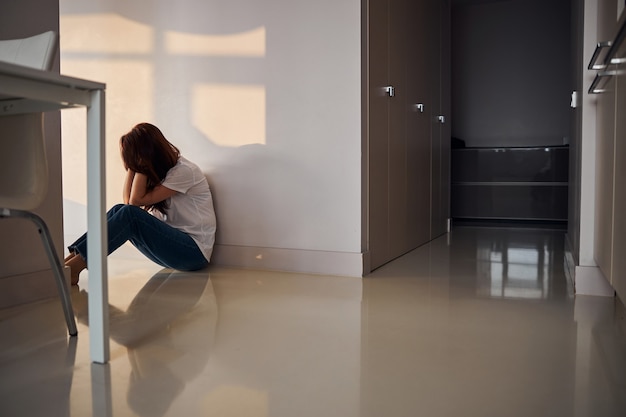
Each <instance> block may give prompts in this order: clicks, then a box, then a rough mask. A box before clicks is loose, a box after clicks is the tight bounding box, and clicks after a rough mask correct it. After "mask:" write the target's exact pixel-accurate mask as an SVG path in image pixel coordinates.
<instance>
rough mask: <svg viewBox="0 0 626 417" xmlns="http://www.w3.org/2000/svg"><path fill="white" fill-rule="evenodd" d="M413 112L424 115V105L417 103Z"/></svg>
mask: <svg viewBox="0 0 626 417" xmlns="http://www.w3.org/2000/svg"><path fill="white" fill-rule="evenodd" d="M415 111H418V112H420V113H424V103H417V104H416V105H415Z"/></svg>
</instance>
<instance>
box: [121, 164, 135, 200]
mask: <svg viewBox="0 0 626 417" xmlns="http://www.w3.org/2000/svg"><path fill="white" fill-rule="evenodd" d="M134 178H135V171H133V170H130V169H127V170H126V179H124V190H123V194H122V197H123V198H124V204H129V202H130V190H131V188H132V186H133V179H134Z"/></svg>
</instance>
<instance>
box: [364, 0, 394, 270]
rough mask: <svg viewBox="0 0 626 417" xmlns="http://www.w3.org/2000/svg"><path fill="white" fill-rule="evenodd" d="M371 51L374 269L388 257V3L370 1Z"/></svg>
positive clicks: (371, 243) (369, 109)
mask: <svg viewBox="0 0 626 417" xmlns="http://www.w3.org/2000/svg"><path fill="white" fill-rule="evenodd" d="M368 7H369V11H368V17H369V22H368V23H369V27H368V30H369V33H368V38H369V48H368V62H367V66H368V74H369V80H368V84H369V85H368V98H367V103H366V105H367V117H368V124H369V125H368V135H369V137H368V143H369V149H368V158H369V167H368V169H369V187H368V188H369V211H368V213H369V220H368V224H369V236H368V248H369V252H370V264H371V268H372V269H373V268H376V267H378V266H380V265H382V264H384V263H385V262H387V261H388V258H389V225H388V219H389V195H388V183H389V173H388V159H389V150H388V136H389V110H388V106H389V99H388V97H387V95H386V94H385V93H384V92H383V87H385V86H386V85H387V84H388V82H389V80H388V60H389V52H388V44H389V38H388V27H389V22H388V1H387V0H369V5H368Z"/></svg>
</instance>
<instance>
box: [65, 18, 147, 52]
mask: <svg viewBox="0 0 626 417" xmlns="http://www.w3.org/2000/svg"><path fill="white" fill-rule="evenodd" d="M59 23H60V30H61V34H62V37H61V48H62V50H63V52H79V53H90V54H93V53H103V52H106V53H142V54H143V53H151V52H153V51H154V29H153V28H151V27H150V26H147V25H144V24H141V23H137V22H135V21H133V20H130V19H126V18H124V17H122V16H119V15H117V14H115V13H99V14H78V15H76V14H71V15H61V17H60V19H59Z"/></svg>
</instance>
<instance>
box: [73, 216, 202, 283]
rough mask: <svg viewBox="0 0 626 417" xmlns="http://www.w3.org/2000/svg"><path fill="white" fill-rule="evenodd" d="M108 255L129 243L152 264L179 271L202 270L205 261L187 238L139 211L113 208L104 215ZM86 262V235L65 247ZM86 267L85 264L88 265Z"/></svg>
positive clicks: (176, 230)
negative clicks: (105, 218)
mask: <svg viewBox="0 0 626 417" xmlns="http://www.w3.org/2000/svg"><path fill="white" fill-rule="evenodd" d="M107 226H108V238H109V241H108V254H111V253H113V252H114V251H115V250H116V249H117V248H119V247H120V246H122V245H123V244H124V243H125V242H127V241H130V243H132V244H133V245H134V246H135V247H136V248H137V249H139V251H140V252H141V253H143V254H144V255H146V256H147V257H148V258H149V259H150V260H152V261H153V262H155V263H157V264H159V265H161V266H163V267H166V268H172V269H178V270H180V271H195V270H198V269H202V268H205V267H206V266H207V265H208V264H209V262H208V261H207V260H206V258H205V257H204V255H203V254H202V252H201V251H200V249H199V248H198V245H197V244H196V242H195V241H194V240H193V238H192V237H191V236H189V235H188V234H187V233H185V232H183V231H180V230H178V229H176V228H174V227H172V226H170V225H169V224H167V223H165V222H163V221H161V220H159V219H157V218H156V217H154V216H152V215H151V214H150V213H148V212H147V211H145V210H143V209H142V208H141V207H137V206H131V205H127V204H117V205H115V206H114V207H113V208H111V210H109V211H108V212H107ZM68 249H69V251H70V252H74V253H78V254H80V256H82V257H83V259H85V261H87V233H85V234H84V235H82V236H81V237H79V238H78V239H77V240H76V242H74V243H72V244H71V245H70V246H68ZM88 265H89V264H88Z"/></svg>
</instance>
